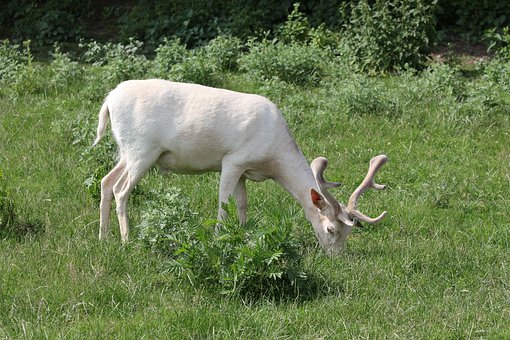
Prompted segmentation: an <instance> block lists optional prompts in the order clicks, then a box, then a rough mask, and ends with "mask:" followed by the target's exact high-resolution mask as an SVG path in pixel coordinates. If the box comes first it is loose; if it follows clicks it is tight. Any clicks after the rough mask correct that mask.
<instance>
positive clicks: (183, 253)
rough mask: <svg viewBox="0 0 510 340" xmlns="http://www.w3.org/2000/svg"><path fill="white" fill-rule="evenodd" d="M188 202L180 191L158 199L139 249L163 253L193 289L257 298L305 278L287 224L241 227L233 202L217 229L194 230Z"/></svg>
mask: <svg viewBox="0 0 510 340" xmlns="http://www.w3.org/2000/svg"><path fill="white" fill-rule="evenodd" d="M188 203H189V200H188V198H187V197H185V196H184V195H183V194H182V193H181V191H179V190H175V189H174V190H171V192H170V193H167V194H165V195H161V194H158V195H157V196H155V197H154V201H153V202H150V203H148V204H147V207H146V210H145V211H144V212H143V213H142V221H141V223H140V225H139V226H138V227H139V228H140V234H139V239H140V241H141V242H142V244H144V245H145V246H147V247H148V248H150V249H151V250H153V251H157V252H160V253H164V254H167V255H168V256H169V270H170V271H172V272H175V273H177V274H179V276H181V277H183V278H185V279H187V280H189V281H190V282H191V284H192V285H193V286H200V287H204V288H209V289H213V290H219V291H221V292H222V293H223V294H249V295H254V296H257V295H263V294H271V293H276V292H281V291H284V290H286V289H295V288H296V287H297V286H298V285H299V284H300V283H301V282H303V280H305V279H306V275H305V274H304V273H303V270H302V262H301V256H300V253H299V250H300V247H299V244H298V242H297V241H296V240H295V239H294V237H293V236H292V233H291V231H292V230H291V224H290V223H286V222H285V221H276V220H275V221H271V222H269V223H267V224H266V223H264V224H263V223H248V224H247V225H241V224H240V223H239V220H238V219H237V215H236V212H235V210H236V207H235V204H234V202H233V199H231V200H230V202H229V204H226V205H225V206H224V208H225V209H226V210H227V211H228V214H229V216H230V217H229V218H228V219H226V220H225V221H222V222H221V226H219V225H217V222H216V221H210V222H208V223H205V224H204V225H198V224H197V223H195V220H194V218H193V217H194V215H195V214H194V213H193V212H192V211H191V210H190V208H189V205H188ZM215 229H216V231H215Z"/></svg>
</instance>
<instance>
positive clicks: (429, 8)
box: [343, 0, 435, 74]
mask: <svg viewBox="0 0 510 340" xmlns="http://www.w3.org/2000/svg"><path fill="white" fill-rule="evenodd" d="M434 4H435V1H432V2H428V1H424V0H411V1H407V0H391V1H384V0H377V1H375V3H374V4H372V5H371V4H370V3H369V1H368V0H361V1H359V2H356V3H353V2H351V3H349V5H345V6H343V12H344V17H345V19H344V20H345V21H346V24H345V27H344V32H343V35H344V39H343V41H344V44H345V48H346V50H345V52H344V53H345V54H346V57H347V58H349V59H351V61H352V63H353V64H354V65H355V66H356V67H357V68H358V69H360V70H361V71H364V72H368V73H371V74H376V73H385V72H393V71H398V70H401V69H407V68H417V69H419V68H422V67H423V65H424V63H425V61H426V57H427V54H428V48H429V45H430V42H431V37H433V35H434V16H433V14H434Z"/></svg>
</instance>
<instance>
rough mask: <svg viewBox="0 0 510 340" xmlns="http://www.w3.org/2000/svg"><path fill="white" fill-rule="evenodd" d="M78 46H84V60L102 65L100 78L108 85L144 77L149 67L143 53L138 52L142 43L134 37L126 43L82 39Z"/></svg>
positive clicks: (111, 85)
mask: <svg viewBox="0 0 510 340" xmlns="http://www.w3.org/2000/svg"><path fill="white" fill-rule="evenodd" d="M80 47H81V48H85V52H84V54H83V55H84V59H85V61H86V62H89V63H93V64H94V65H96V66H103V67H102V68H101V70H102V72H101V76H100V78H101V79H100V80H102V81H103V82H106V84H108V85H109V86H110V87H113V86H114V85H116V84H117V83H119V82H121V81H124V80H128V79H140V78H144V77H145V76H146V74H147V71H148V69H149V63H148V62H147V59H146V57H145V55H143V54H141V53H140V50H141V48H142V47H143V43H142V42H141V41H138V40H135V39H130V40H129V43H127V44H122V43H117V44H114V43H106V44H101V43H98V42H96V41H90V42H88V43H84V42H83V41H82V42H81V43H80Z"/></svg>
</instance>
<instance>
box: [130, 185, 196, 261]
mask: <svg viewBox="0 0 510 340" xmlns="http://www.w3.org/2000/svg"><path fill="white" fill-rule="evenodd" d="M145 198H146V199H147V201H146V203H145V204H144V206H142V207H141V209H142V210H143V212H142V215H141V222H140V224H139V225H138V226H137V227H136V229H137V230H138V239H139V240H140V241H141V243H142V244H144V245H145V246H146V247H148V248H149V249H151V250H153V251H156V252H160V253H163V254H173V253H175V251H176V250H177V247H178V245H179V244H180V242H181V241H182V239H183V238H185V237H186V236H184V237H183V236H182V234H183V233H184V234H185V233H189V231H190V230H193V228H194V225H195V219H194V217H195V215H196V213H195V212H193V211H192V210H191V208H190V205H189V198H188V197H187V196H185V195H184V194H183V193H182V191H181V190H180V189H178V188H174V187H166V186H165V187H164V188H163V189H162V188H160V189H159V190H156V189H152V190H149V192H148V195H146V197H145Z"/></svg>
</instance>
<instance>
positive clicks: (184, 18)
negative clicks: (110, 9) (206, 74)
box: [119, 0, 289, 47]
mask: <svg viewBox="0 0 510 340" xmlns="http://www.w3.org/2000/svg"><path fill="white" fill-rule="evenodd" d="M288 7H289V3H287V2H285V1H284V2H278V3H275V2H273V1H269V0H262V1H256V2H252V1H250V2H246V1H238V0H228V1H218V0H216V1H197V2H189V1H186V0H172V1H164V2H161V1H160V2H157V1H156V2H153V1H140V2H139V3H138V4H137V5H135V6H133V7H132V8H131V9H130V10H129V11H128V12H127V13H125V14H124V15H123V16H122V17H121V18H120V20H119V26H120V34H121V36H122V37H123V38H124V39H126V38H128V37H136V38H138V39H141V40H143V41H145V42H147V43H148V44H149V45H153V46H157V45H159V43H160V42H161V40H160V39H161V38H162V37H176V38H178V39H180V40H181V41H182V42H183V43H185V44H186V45H187V46H193V47H196V46H200V45H203V44H205V43H206V42H207V41H209V40H212V39H214V38H215V37H217V36H218V35H222V34H225V33H228V34H232V35H234V36H237V37H240V38H247V37H249V36H252V35H254V34H255V33H257V32H258V31H260V30H268V29H271V28H272V27H273V26H274V25H276V24H277V23H279V22H280V21H282V20H283V19H285V16H286V14H287V9H288Z"/></svg>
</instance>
